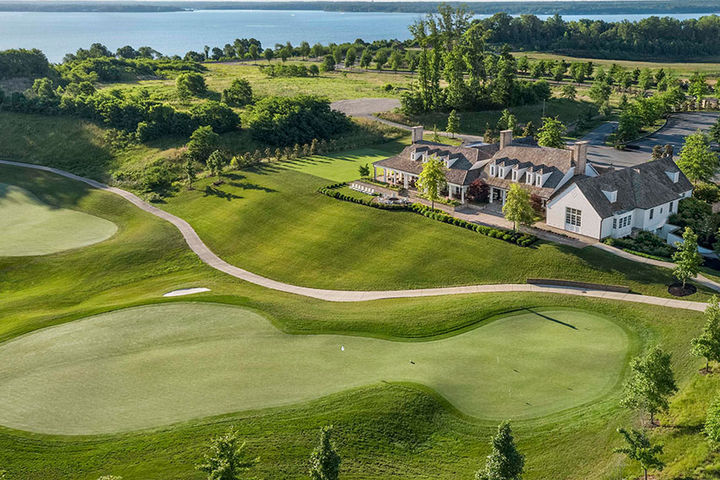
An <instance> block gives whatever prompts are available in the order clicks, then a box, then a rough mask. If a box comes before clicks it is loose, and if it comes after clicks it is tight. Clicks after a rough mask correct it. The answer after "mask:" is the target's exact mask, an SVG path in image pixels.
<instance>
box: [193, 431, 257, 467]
mask: <svg viewBox="0 0 720 480" xmlns="http://www.w3.org/2000/svg"><path fill="white" fill-rule="evenodd" d="M244 449H245V444H244V443H240V440H239V438H238V433H237V432H236V431H235V429H234V428H231V429H230V430H229V431H228V432H227V433H226V434H225V435H223V436H220V437H217V438H214V439H212V441H211V442H210V451H209V452H208V453H207V454H206V455H205V460H204V462H203V463H201V464H200V465H198V466H197V469H198V470H200V471H201V472H205V473H207V478H208V480H240V479H241V478H242V477H241V475H242V474H243V472H246V471H247V470H249V469H250V468H251V467H252V466H253V465H254V464H255V463H257V459H255V460H249V459H247V458H246V455H245V452H244Z"/></svg>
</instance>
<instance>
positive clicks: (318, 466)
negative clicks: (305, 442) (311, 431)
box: [310, 426, 340, 480]
mask: <svg viewBox="0 0 720 480" xmlns="http://www.w3.org/2000/svg"><path fill="white" fill-rule="evenodd" d="M331 435H332V426H329V427H324V428H323V429H322V430H321V431H320V444H319V445H318V446H317V447H316V448H315V450H313V452H312V455H310V478H311V479H312V480H337V479H338V475H339V472H340V455H338V454H337V452H336V451H335V448H334V446H333V444H332V442H331V441H330V437H331Z"/></svg>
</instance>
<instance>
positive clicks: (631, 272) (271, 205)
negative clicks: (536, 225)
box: [163, 154, 672, 295]
mask: <svg viewBox="0 0 720 480" xmlns="http://www.w3.org/2000/svg"><path fill="white" fill-rule="evenodd" d="M349 157H350V160H352V159H354V158H355V155H352V154H351V155H350V156H349ZM327 160H328V161H329V160H330V159H327ZM363 161H365V160H363ZM348 162H349V160H347V159H346V158H344V157H343V156H338V157H334V164H335V165H338V167H339V170H338V174H337V175H334V176H333V178H331V179H328V178H320V177H316V176H313V175H307V174H305V173H300V172H297V171H293V170H288V169H286V168H284V167H283V166H282V165H280V166H277V165H267V166H264V167H261V168H257V169H253V170H245V171H236V172H229V173H227V174H226V176H225V183H224V184H223V185H220V186H212V185H210V182H211V181H213V180H214V179H204V180H201V181H198V182H197V184H196V186H195V189H194V190H191V191H188V190H182V191H180V192H179V193H178V194H177V196H175V197H172V198H169V199H168V200H167V204H165V205H163V208H164V209H166V210H168V211H170V212H172V213H174V214H176V215H178V216H180V217H182V218H184V219H186V220H187V221H189V222H190V224H191V225H193V227H194V228H195V229H196V230H197V231H198V233H199V234H200V236H201V237H202V238H203V240H204V241H205V242H206V243H207V244H208V245H209V246H210V248H211V249H213V250H214V251H215V252H216V253H218V254H219V255H220V256H221V257H222V258H224V259H225V260H227V261H229V262H231V263H233V264H235V265H238V266H240V267H243V268H245V269H248V270H250V271H252V272H255V273H259V274H261V275H265V276H268V277H270V278H273V279H275V280H281V281H284V282H289V283H294V284H298V285H304V286H313V287H320V288H335V289H338V288H339V289H365V290H378V289H401V288H420V287H431V286H432V287H437V286H448V285H468V284H477V283H524V282H525V281H526V279H527V278H530V277H541V278H560V279H573V280H587V281H592V282H599V283H607V284H621V285H625V284H627V285H630V286H631V287H632V289H633V290H634V291H638V292H643V293H648V294H653V295H667V289H666V287H665V285H666V284H669V283H670V282H671V281H672V279H671V274H670V271H669V270H663V269H659V268H655V267H652V266H648V265H642V264H638V263H636V262H632V261H629V260H624V259H621V258H619V257H617V256H614V255H612V254H608V253H605V252H602V251H601V250H599V249H595V248H585V249H582V250H579V249H575V248H572V247H567V246H562V245H556V244H550V243H541V244H539V245H538V246H537V247H533V248H521V247H518V246H514V245H511V244H508V243H506V242H503V241H501V240H497V239H492V238H489V237H485V236H482V235H479V234H477V233H475V232H471V231H468V230H465V229H461V228H458V227H455V226H452V225H447V224H442V223H439V222H434V221H432V220H430V219H427V218H424V217H421V216H419V215H415V214H412V213H407V212H392V211H382V210H377V209H372V208H368V207H365V206H361V205H355V204H350V203H347V202H341V201H338V200H335V199H332V198H328V197H326V196H323V195H320V194H318V193H316V190H317V188H318V187H320V186H323V185H326V184H328V183H330V180H332V181H336V180H347V179H348V177H350V178H353V176H352V170H353V169H354V167H353V168H351V167H349V166H348V165H349V163H348ZM332 165H333V164H332V163H326V162H324V163H322V164H321V165H320V166H319V165H317V164H311V165H304V167H305V168H307V169H311V168H312V169H317V170H315V171H317V172H318V173H320V171H321V169H320V167H322V171H323V172H326V171H330V170H331V169H332ZM345 169H348V174H347V175H348V177H346V176H344V174H341V173H340V172H344V171H345ZM323 174H325V175H327V176H330V174H327V173H323ZM333 174H334V172H333ZM355 176H356V175H355Z"/></svg>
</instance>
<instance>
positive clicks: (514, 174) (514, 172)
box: [512, 169, 518, 182]
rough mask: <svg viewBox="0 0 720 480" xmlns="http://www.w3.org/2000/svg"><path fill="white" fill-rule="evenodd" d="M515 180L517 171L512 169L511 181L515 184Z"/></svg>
mask: <svg viewBox="0 0 720 480" xmlns="http://www.w3.org/2000/svg"><path fill="white" fill-rule="evenodd" d="M517 179H518V171H517V169H513V171H512V181H513V182H517Z"/></svg>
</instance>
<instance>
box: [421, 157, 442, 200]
mask: <svg viewBox="0 0 720 480" xmlns="http://www.w3.org/2000/svg"><path fill="white" fill-rule="evenodd" d="M445 182H446V181H445V164H444V163H443V161H442V160H440V159H439V158H437V157H436V156H435V155H432V156H430V157H429V158H428V159H427V160H426V161H425V163H424V164H423V169H422V172H420V175H419V177H418V179H417V182H416V185H417V187H418V188H419V189H420V190H421V191H422V192H423V193H424V194H425V196H426V197H427V198H428V200H430V206H431V207H432V208H435V201H436V200H437V199H438V198H440V190H441V189H442V188H443V187H444V186H445Z"/></svg>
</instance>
